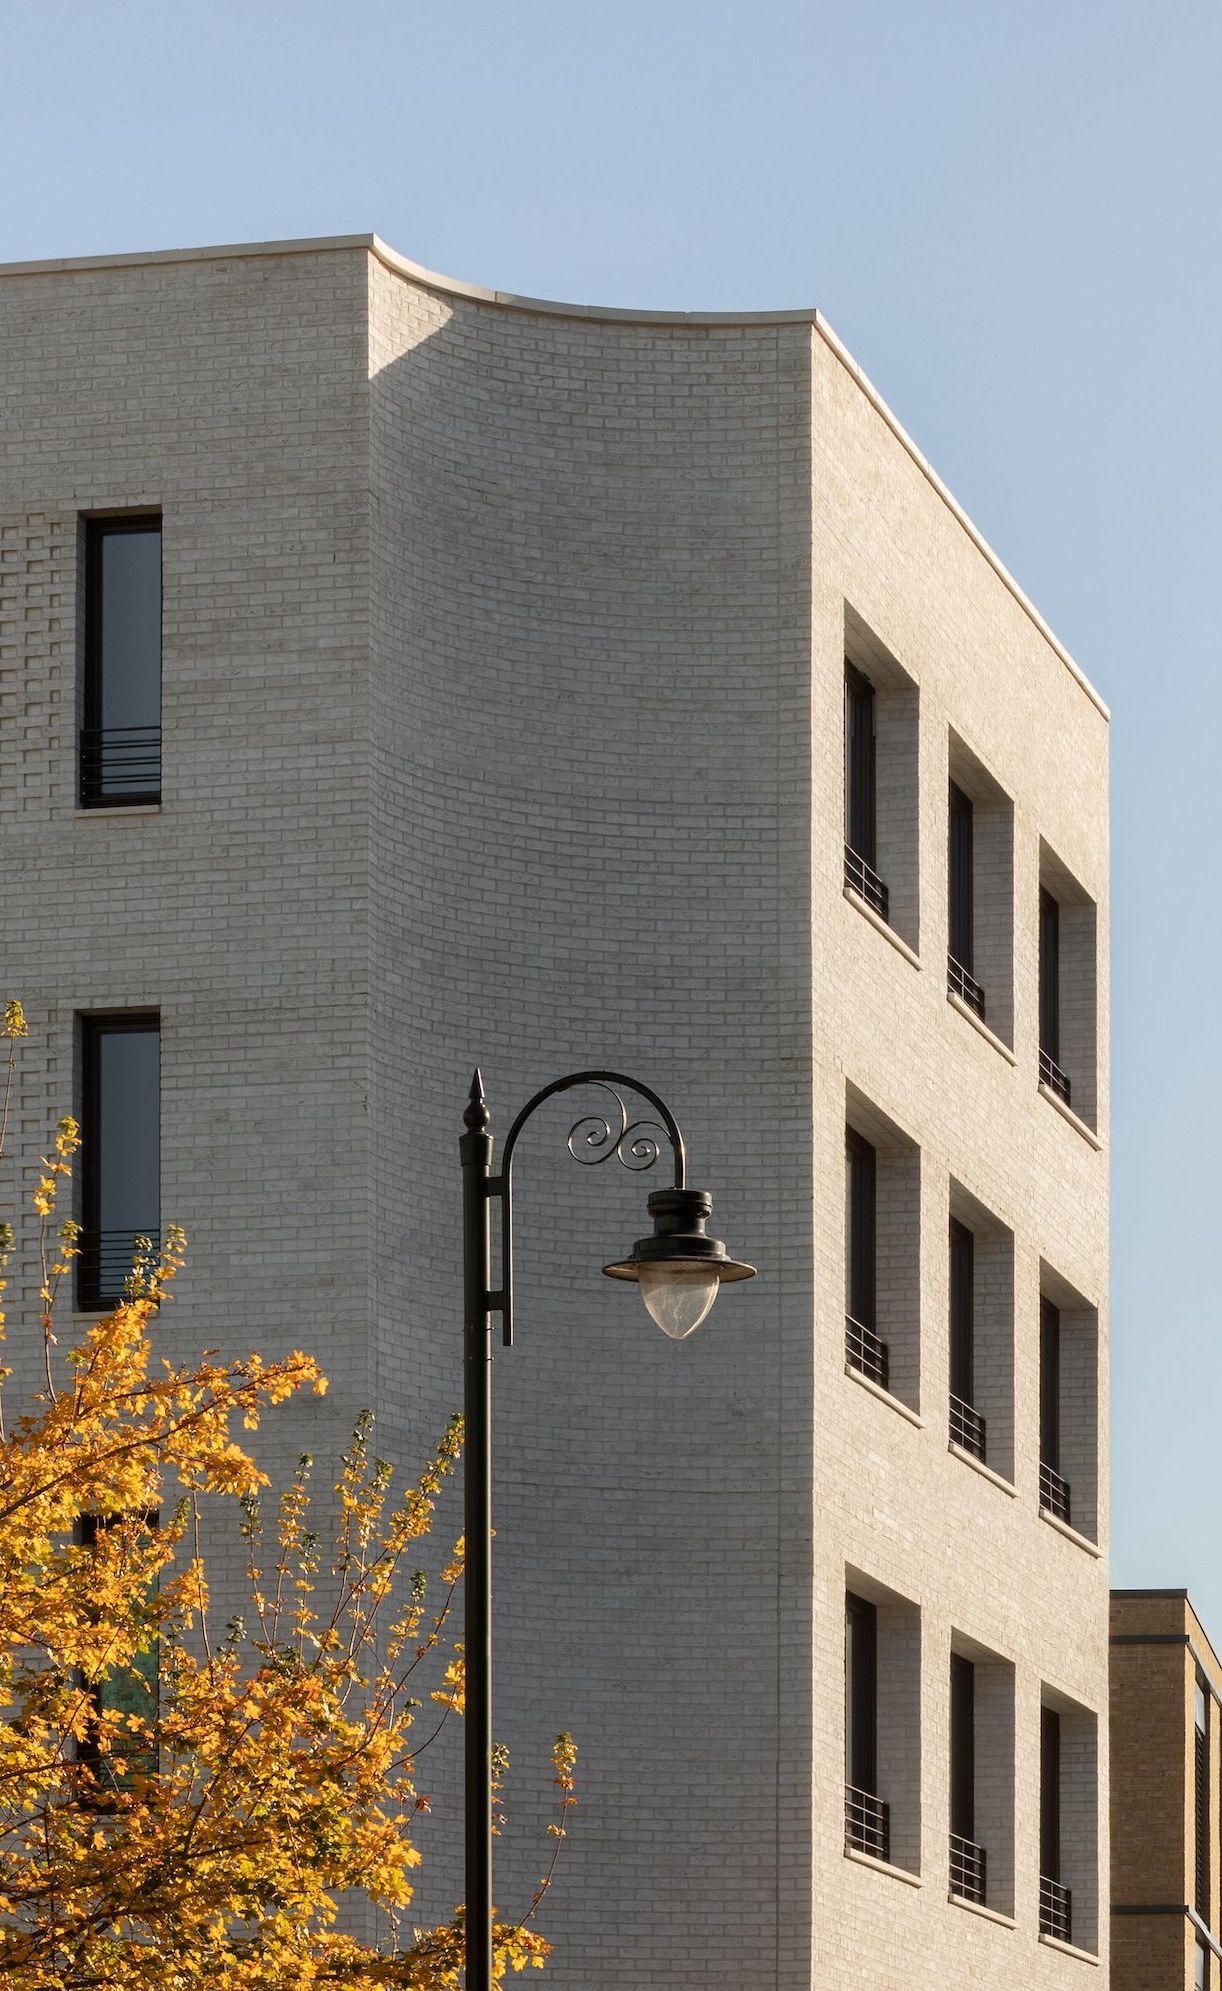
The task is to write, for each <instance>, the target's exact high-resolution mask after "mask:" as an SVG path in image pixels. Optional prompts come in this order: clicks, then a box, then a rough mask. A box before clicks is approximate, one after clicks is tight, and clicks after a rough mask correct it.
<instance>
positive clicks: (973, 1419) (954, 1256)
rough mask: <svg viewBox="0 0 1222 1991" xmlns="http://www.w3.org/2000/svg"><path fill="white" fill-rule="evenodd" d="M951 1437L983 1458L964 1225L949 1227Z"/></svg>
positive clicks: (971, 1269)
mask: <svg viewBox="0 0 1222 1991" xmlns="http://www.w3.org/2000/svg"><path fill="white" fill-rule="evenodd" d="M950 1436H951V1442H952V1444H955V1445H960V1446H962V1448H963V1450H964V1451H965V1452H971V1453H973V1454H974V1455H975V1457H976V1458H978V1459H983V1458H984V1456H985V1421H984V1418H983V1417H982V1416H981V1415H980V1412H979V1411H978V1410H977V1409H976V1240H975V1238H974V1236H973V1235H972V1233H971V1231H970V1230H969V1229H968V1228H967V1225H966V1224H961V1223H959V1222H958V1221H957V1220H956V1219H955V1218H954V1217H952V1218H951V1224H950Z"/></svg>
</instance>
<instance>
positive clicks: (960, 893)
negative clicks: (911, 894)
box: [947, 781, 985, 1018]
mask: <svg viewBox="0 0 1222 1991" xmlns="http://www.w3.org/2000/svg"><path fill="white" fill-rule="evenodd" d="M947 842H948V849H947V874H948V885H949V894H948V896H949V900H950V905H949V908H948V911H949V926H950V935H949V938H950V947H949V950H948V958H947V978H948V986H949V988H950V991H951V993H952V995H957V996H961V997H962V998H963V1000H964V1002H965V1003H967V1004H968V1006H969V1008H971V1009H974V1010H975V1012H976V1014H977V1016H979V1017H981V1018H983V1016H984V1013H985V1001H984V988H983V986H982V984H981V983H980V982H978V981H977V980H976V977H975V975H974V974H973V973H972V967H973V964H974V962H975V959H976V937H975V917H974V911H975V909H974V904H973V901H974V898H975V866H974V861H973V848H972V846H973V836H972V799H971V796H970V795H965V794H964V792H963V790H962V789H961V788H959V787H957V786H956V784H955V783H954V782H953V781H952V782H951V784H950V831H949V836H948V839H947Z"/></svg>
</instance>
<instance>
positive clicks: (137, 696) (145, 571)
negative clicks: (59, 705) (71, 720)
mask: <svg viewBox="0 0 1222 1991" xmlns="http://www.w3.org/2000/svg"><path fill="white" fill-rule="evenodd" d="M160 799H161V519H160V516H159V515H146V516H140V517H124V518H108V519H94V518H91V519H87V520H86V521H85V657H84V699H83V711H82V725H81V739H80V802H81V806H82V807H83V808H86V809H97V808H114V807H116V806H119V805H123V804H133V803H138V802H158V801H160Z"/></svg>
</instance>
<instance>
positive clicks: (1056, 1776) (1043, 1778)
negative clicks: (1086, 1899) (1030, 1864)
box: [1040, 1708, 1061, 1881]
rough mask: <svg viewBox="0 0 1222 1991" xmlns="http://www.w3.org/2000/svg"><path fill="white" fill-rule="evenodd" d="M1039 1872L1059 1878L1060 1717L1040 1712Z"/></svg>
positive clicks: (1052, 1710)
mask: <svg viewBox="0 0 1222 1991" xmlns="http://www.w3.org/2000/svg"><path fill="white" fill-rule="evenodd" d="M1040 1872H1041V1874H1043V1875H1044V1877H1045V1879H1047V1880H1056V1881H1059V1880H1060V1878H1061V1717H1060V1715H1059V1714H1058V1713H1057V1712H1056V1709H1055V1708H1041V1709H1040Z"/></svg>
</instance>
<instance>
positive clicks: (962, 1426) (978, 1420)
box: [950, 1393, 984, 1459]
mask: <svg viewBox="0 0 1222 1991" xmlns="http://www.w3.org/2000/svg"><path fill="white" fill-rule="evenodd" d="M950 1439H951V1443H952V1445H960V1446H962V1448H963V1450H964V1451H965V1452H971V1453H972V1454H973V1455H974V1456H975V1457H976V1458H978V1459H983V1457H984V1419H983V1417H982V1416H981V1415H980V1412H979V1411H978V1410H974V1409H973V1407H972V1405H971V1404H970V1403H964V1401H963V1399H962V1397H958V1396H955V1395H954V1394H953V1393H952V1395H951V1400H950Z"/></svg>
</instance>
